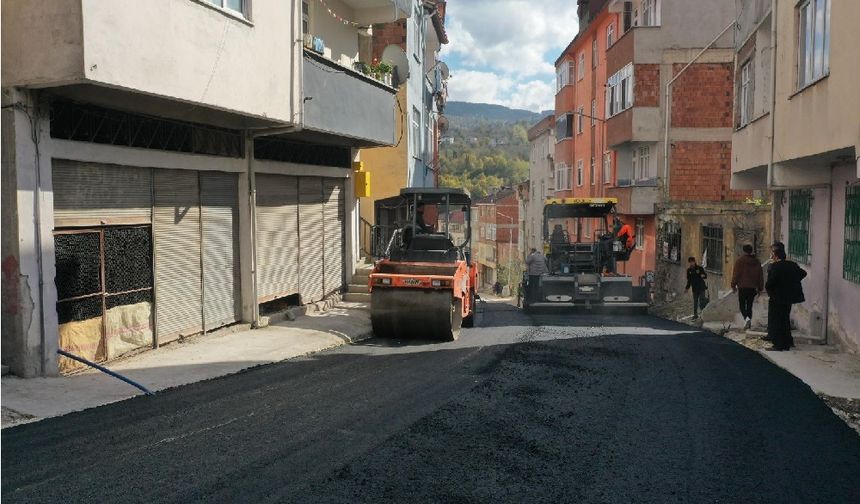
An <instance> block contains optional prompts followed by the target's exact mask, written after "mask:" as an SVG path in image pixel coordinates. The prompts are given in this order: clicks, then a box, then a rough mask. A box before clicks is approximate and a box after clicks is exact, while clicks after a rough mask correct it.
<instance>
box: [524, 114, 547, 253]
mask: <svg viewBox="0 0 860 504" xmlns="http://www.w3.org/2000/svg"><path fill="white" fill-rule="evenodd" d="M528 140H529V180H528V181H527V182H525V183H523V185H522V186H521V188H520V190H519V195H520V196H519V199H520V210H519V212H520V213H519V216H520V220H521V222H522V225H521V226H520V229H521V230H522V233H523V234H522V240H520V248H521V252H522V253H528V251H529V250H530V249H531V248H536V249H542V247H543V205H544V202H545V201H546V199H547V198H548V197H551V196H552V195H553V194H555V181H556V178H555V177H556V174H555V163H554V162H553V159H554V157H555V147H556V142H555V116H552V115H550V116H546V117H544V118H543V119H541V120H540V122H538V123H537V124H535V125H534V126H532V127H531V128H529V131H528Z"/></svg>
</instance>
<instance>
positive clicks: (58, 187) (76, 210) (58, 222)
mask: <svg viewBox="0 0 860 504" xmlns="http://www.w3.org/2000/svg"><path fill="white" fill-rule="evenodd" d="M52 168H53V170H52V172H53V173H52V175H53V176H52V179H53V184H54V225H55V226H56V227H69V226H100V225H106V224H107V225H110V224H145V223H149V222H151V221H152V170H151V169H149V168H137V167H132V166H116V165H103V164H94V163H80V162H77V161H65V160H61V159H55V160H53V162H52Z"/></svg>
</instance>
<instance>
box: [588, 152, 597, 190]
mask: <svg viewBox="0 0 860 504" xmlns="http://www.w3.org/2000/svg"><path fill="white" fill-rule="evenodd" d="M594 170H595V162H594V157H592V158H591V167H589V169H588V180H589V181H590V182H591V185H594V184H595V183H596V178H595V177H594Z"/></svg>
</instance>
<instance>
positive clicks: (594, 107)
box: [591, 98, 597, 128]
mask: <svg viewBox="0 0 860 504" xmlns="http://www.w3.org/2000/svg"><path fill="white" fill-rule="evenodd" d="M596 125H597V98H592V99H591V127H592V128H593V127H595V126H596Z"/></svg>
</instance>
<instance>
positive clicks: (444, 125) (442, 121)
mask: <svg viewBox="0 0 860 504" xmlns="http://www.w3.org/2000/svg"><path fill="white" fill-rule="evenodd" d="M449 123H450V121H448V118H447V117H445V116H443V115H440V116H439V119H437V120H436V124H437V125H438V126H439V132H440V133H445V132H446V131H448V126H449V125H450V124H449Z"/></svg>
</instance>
